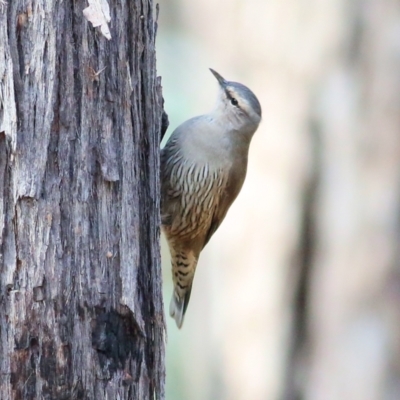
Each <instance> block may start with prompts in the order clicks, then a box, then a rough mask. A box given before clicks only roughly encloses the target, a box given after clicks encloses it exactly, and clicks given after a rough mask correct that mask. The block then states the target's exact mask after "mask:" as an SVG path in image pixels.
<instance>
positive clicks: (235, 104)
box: [231, 98, 239, 106]
mask: <svg viewBox="0 0 400 400" xmlns="http://www.w3.org/2000/svg"><path fill="white" fill-rule="evenodd" d="M231 104H232V105H234V106H237V105H238V104H239V103H238V101H237V100H236V99H234V98H232V99H231Z"/></svg>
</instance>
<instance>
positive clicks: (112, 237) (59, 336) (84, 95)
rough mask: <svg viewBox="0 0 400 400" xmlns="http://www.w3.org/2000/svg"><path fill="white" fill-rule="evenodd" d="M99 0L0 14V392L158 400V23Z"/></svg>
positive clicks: (27, 5)
mask: <svg viewBox="0 0 400 400" xmlns="http://www.w3.org/2000/svg"><path fill="white" fill-rule="evenodd" d="M109 3H110V8H111V18H112V20H111V25H110V29H111V35H112V39H111V40H110V41H107V40H106V38H104V37H103V36H102V35H101V34H100V32H99V31H97V30H96V29H94V28H93V27H92V25H91V24H90V23H89V22H88V21H86V19H85V18H84V16H83V14H82V10H83V9H84V8H85V7H86V6H87V5H88V4H87V2H86V1H83V0H76V1H72V0H64V1H48V0H32V1H24V0H12V1H10V2H9V4H8V6H6V7H3V8H2V9H1V8H0V353H1V357H0V398H1V399H58V400H60V399H96V400H100V399H105V398H107V399H153V398H157V399H162V398H164V366H163V365H164V316H163V304H162V292H161V271H160V256H159V206H158V198H159V182H158V168H159V158H158V148H159V137H160V128H161V114H162V104H161V95H160V92H161V91H160V83H159V81H158V79H157V77H156V67H155V31H156V23H155V20H154V17H153V13H154V10H153V4H152V1H147V0H135V1H128V0H122V1H110V2H109ZM98 71H102V72H100V73H97V72H98Z"/></svg>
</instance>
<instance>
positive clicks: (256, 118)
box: [210, 68, 261, 130]
mask: <svg viewBox="0 0 400 400" xmlns="http://www.w3.org/2000/svg"><path fill="white" fill-rule="evenodd" d="M210 71H211V72H212V73H213V75H214V76H215V78H216V79H217V81H218V83H219V86H220V89H221V90H220V95H219V98H218V102H217V107H216V112H217V114H218V118H220V119H224V118H226V122H227V123H230V124H231V125H232V126H234V128H235V129H238V130H241V129H245V130H247V129H249V130H253V129H252V128H253V127H254V130H255V129H256V128H257V126H258V124H259V123H260V121H261V105H260V102H259V101H258V99H257V97H256V96H255V94H254V93H253V92H252V91H251V90H250V89H249V88H248V87H246V86H244V85H242V84H241V83H238V82H229V81H227V80H225V79H224V78H223V77H222V76H221V75H220V74H219V73H218V72H216V71H214V70H213V69H211V68H210Z"/></svg>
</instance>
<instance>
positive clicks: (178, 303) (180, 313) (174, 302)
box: [169, 286, 192, 329]
mask: <svg viewBox="0 0 400 400" xmlns="http://www.w3.org/2000/svg"><path fill="white" fill-rule="evenodd" d="M191 292H192V287H191V286H190V287H188V288H187V291H186V293H185V295H184V296H183V297H180V296H179V295H178V293H177V292H176V290H174V293H173V294H172V298H171V303H170V304H169V315H170V316H171V317H172V318H174V319H175V322H176V326H177V327H178V328H179V329H180V328H181V327H182V324H183V319H184V317H185V313H186V309H187V306H188V304H189V300H190V293H191Z"/></svg>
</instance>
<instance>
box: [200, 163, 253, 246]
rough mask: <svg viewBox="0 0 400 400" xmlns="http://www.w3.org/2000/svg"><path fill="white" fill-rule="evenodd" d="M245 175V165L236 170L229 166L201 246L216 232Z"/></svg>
mask: <svg viewBox="0 0 400 400" xmlns="http://www.w3.org/2000/svg"><path fill="white" fill-rule="evenodd" d="M245 176H246V167H245V168H244V169H241V170H238V169H236V168H231V169H230V171H229V173H228V175H227V179H226V184H225V187H224V190H222V191H221V194H220V198H219V204H218V206H217V207H216V208H215V211H214V215H213V217H212V220H211V225H210V228H209V229H208V231H207V234H206V236H205V240H204V244H203V248H204V247H205V246H206V244H207V243H208V242H209V240H210V239H211V237H212V235H213V234H214V233H215V232H216V230H217V229H218V227H219V226H220V225H221V223H222V221H223V220H224V218H225V216H226V214H227V212H228V210H229V207H230V206H231V205H232V203H233V202H234V200H235V199H236V197H237V195H238V194H239V192H240V189H241V188H242V186H243V182H244V178H245Z"/></svg>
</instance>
